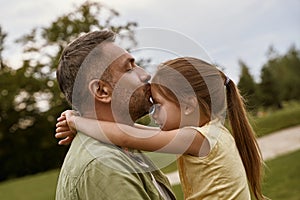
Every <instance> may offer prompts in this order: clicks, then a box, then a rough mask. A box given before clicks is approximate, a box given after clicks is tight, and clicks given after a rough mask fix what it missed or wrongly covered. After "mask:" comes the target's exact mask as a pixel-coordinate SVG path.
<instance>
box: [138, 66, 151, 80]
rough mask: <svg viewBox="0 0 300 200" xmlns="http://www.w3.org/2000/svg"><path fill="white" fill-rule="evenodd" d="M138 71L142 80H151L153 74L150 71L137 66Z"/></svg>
mask: <svg viewBox="0 0 300 200" xmlns="http://www.w3.org/2000/svg"><path fill="white" fill-rule="evenodd" d="M137 73H138V76H139V78H140V80H141V82H143V83H147V82H149V81H150V79H151V75H150V74H149V73H148V72H146V71H145V70H144V69H143V68H141V67H137Z"/></svg>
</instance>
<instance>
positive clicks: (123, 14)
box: [0, 0, 300, 199]
mask: <svg viewBox="0 0 300 200" xmlns="http://www.w3.org/2000/svg"><path fill="white" fill-rule="evenodd" d="M299 8H300V1H299V0H286V1H281V0H273V1H269V0H265V1H259V0H247V1H237V0H224V1H217V0H210V1H209V0H200V1H196V0H187V1H184V2H183V1H179V0H175V1H172V0H165V1H158V0H144V1H142V0H141V1H137V0H128V1H121V0H109V1H108V0H107V1H105V0H103V1H83V0H64V1H58V0H40V1H21V0H10V1H2V2H1V8H0V181H1V182H0V199H54V193H55V186H56V180H57V176H58V172H59V167H60V166H61V164H62V162H63V158H64V156H65V153H66V151H67V149H68V147H62V146H58V145H57V140H56V139H55V138H54V131H55V123H56V118H57V117H58V116H59V115H60V113H61V111H63V110H65V109H67V108H69V105H67V103H66V101H65V100H64V97H63V95H62V93H61V92H60V90H59V88H58V85H57V82H56V77H55V71H56V67H57V64H58V60H59V56H60V54H61V52H62V50H63V48H64V47H65V46H66V45H67V44H68V43H69V42H70V41H72V40H73V39H74V38H76V37H78V36H79V35H80V34H82V33H83V32H89V31H91V30H98V29H103V28H109V29H112V30H113V31H115V32H117V33H122V32H124V31H126V32H127V33H129V34H127V36H126V38H123V39H124V40H126V41H127V44H129V45H128V48H129V49H130V48H131V49H132V48H135V47H136V45H137V40H136V38H135V30H137V29H140V28H145V27H157V28H162V29H168V30H172V31H173V32H178V33H180V34H182V35H185V36H186V37H188V38H190V39H191V40H193V41H195V42H196V43H197V44H199V45H200V46H202V47H203V48H204V49H205V51H206V52H207V53H208V55H209V57H210V59H211V62H213V63H215V64H216V65H218V66H219V67H221V68H222V69H223V70H224V71H225V73H226V74H227V75H228V76H229V77H230V78H231V79H232V80H233V81H234V82H235V83H236V84H237V85H238V87H239V89H240V90H241V93H242V95H243V96H244V97H245V100H246V102H247V108H248V110H249V116H250V117H251V119H252V123H253V125H254V128H255V130H256V132H257V134H258V136H259V137H260V136H263V135H267V134H271V133H273V132H274V131H278V130H281V129H284V128H287V127H291V126H296V125H299V124H300V89H299V88H300V51H299V48H300V37H299V36H300V12H299V11H300V10H299ZM153 39H154V40H155V36H153ZM175 45H178V46H182V44H180V43H178V44H175ZM141 64H143V62H142V61H141ZM286 156H287V157H282V158H281V157H280V158H278V159H279V160H271V161H268V162H270V166H269V170H268V171H267V173H266V174H267V179H266V184H265V185H264V190H265V193H266V195H267V196H268V194H269V197H271V198H272V197H273V198H272V199H299V196H300V194H299V192H298V190H297V188H295V187H297V185H298V186H299V184H300V177H299V175H298V174H296V169H297V168H298V169H299V158H300V152H299V151H297V152H296V153H293V154H289V155H286ZM276 159H277V158H276ZM282 163H289V164H290V165H289V166H293V167H292V169H291V168H289V169H288V170H285V169H282V168H280V167H284V166H285V165H284V164H282ZM273 165H274V167H273ZM174 166H175V165H171V166H170V167H169V168H167V169H164V170H165V172H171V171H174V170H176V166H175V167H174ZM272 169H276V170H277V169H278V171H276V170H275V171H272ZM293 169H294V171H295V172H294V171H293ZM287 171H288V172H289V173H290V174H286V172H287ZM272 173H274V174H272ZM275 173H277V174H276V178H278V176H279V174H278V173H281V174H280V176H279V177H282V179H279V180H278V179H276V180H274V179H272V177H273V175H274V176H275ZM294 173H295V174H294ZM284 177H286V178H284ZM287 177H288V178H287ZM282 180H286V181H282ZM174 189H175V190H176V193H177V195H178V197H179V199H180V198H182V196H181V189H180V186H174ZM31 190H32V192H31ZM14 191H15V192H14ZM33 191H34V192H33ZM282 192H283V194H282ZM18 193H20V194H22V196H18V195H17V194H18ZM26 195H28V197H27V196H26ZM32 195H36V196H32Z"/></svg>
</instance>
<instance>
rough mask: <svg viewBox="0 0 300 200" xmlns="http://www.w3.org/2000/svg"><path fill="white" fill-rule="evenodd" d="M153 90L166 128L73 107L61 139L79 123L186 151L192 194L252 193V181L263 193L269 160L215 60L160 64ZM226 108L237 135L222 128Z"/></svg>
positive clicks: (114, 138) (184, 175)
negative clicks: (83, 113)
mask: <svg viewBox="0 0 300 200" xmlns="http://www.w3.org/2000/svg"><path fill="white" fill-rule="evenodd" d="M224 86H225V87H224ZM225 91H226V92H225ZM151 92H152V99H153V103H154V111H153V114H152V117H153V119H154V120H155V121H156V123H157V124H158V125H159V127H160V129H159V130H157V129H153V128H151V129H150V128H146V127H143V126H141V125H139V126H135V127H131V126H128V125H124V124H118V123H113V122H104V121H97V120H91V119H86V118H82V117H79V116H76V115H75V114H74V112H71V111H66V112H64V113H63V114H62V116H61V117H60V118H59V119H58V121H59V122H58V124H57V127H58V128H57V130H56V132H57V134H56V137H57V138H65V137H67V136H70V137H68V138H67V139H65V140H64V141H61V143H64V142H65V143H68V140H71V139H72V134H73V133H74V130H75V129H76V130H77V131H81V132H83V133H85V134H87V135H89V136H91V137H94V138H95V139H97V140H99V141H102V142H107V143H113V144H116V145H119V146H122V147H128V148H134V149H140V150H145V151H158V152H168V153H174V154H183V155H182V156H180V157H178V159H177V165H178V170H179V175H180V180H181V183H182V188H183V192H184V196H185V199H226V200H227V199H242V200H245V199H251V198H250V192H249V189H248V183H249V185H250V188H251V191H252V192H253V195H254V196H255V198H256V199H264V196H263V195H262V192H261V175H262V164H263V161H262V158H261V154H260V150H259V147H258V145H257V142H256V139H255V135H254V132H253V130H252V128H251V126H250V124H249V122H248V119H247V117H246V111H245V108H244V104H243V101H242V97H241V96H240V94H239V92H238V89H237V87H236V86H235V84H234V82H233V81H231V80H230V79H229V78H228V77H226V76H225V75H224V73H223V72H221V71H220V70H218V69H217V68H216V67H214V66H212V65H211V64H208V63H206V62H204V61H202V60H200V59H196V58H190V57H183V58H177V59H174V60H170V61H167V62H165V63H163V64H162V65H161V66H159V67H158V71H157V72H156V74H155V75H154V77H153V79H152V83H151ZM226 104H227V109H226ZM226 110H227V114H228V118H229V121H230V125H231V129H232V134H230V132H229V131H228V130H227V129H226V128H225V127H224V126H223V123H224V119H225V113H226ZM65 120H67V123H68V125H67V123H66V121H65ZM99 125H100V126H101V129H99ZM67 126H69V127H67ZM69 128H70V129H71V130H73V131H69V130H70V129H69Z"/></svg>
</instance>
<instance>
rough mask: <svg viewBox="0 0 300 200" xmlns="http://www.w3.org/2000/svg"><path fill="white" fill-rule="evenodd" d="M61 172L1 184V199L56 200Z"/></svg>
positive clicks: (49, 172)
mask: <svg viewBox="0 0 300 200" xmlns="http://www.w3.org/2000/svg"><path fill="white" fill-rule="evenodd" d="M58 173H59V170H51V171H48V172H45V173H40V174H36V175H31V176H27V177H23V178H19V179H12V180H9V181H6V182H2V183H0V199H3V200H33V199H39V200H51V199H55V189H56V182H57V178H58Z"/></svg>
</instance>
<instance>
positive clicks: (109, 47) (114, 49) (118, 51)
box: [99, 42, 128, 57]
mask: <svg viewBox="0 0 300 200" xmlns="http://www.w3.org/2000/svg"><path fill="white" fill-rule="evenodd" d="M99 48H100V49H101V51H102V52H103V53H104V54H105V56H110V57H120V56H121V55H123V54H125V53H128V52H127V51H126V50H125V49H123V48H121V47H119V46H118V45H116V44H115V43H113V42H103V43H101V44H99Z"/></svg>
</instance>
